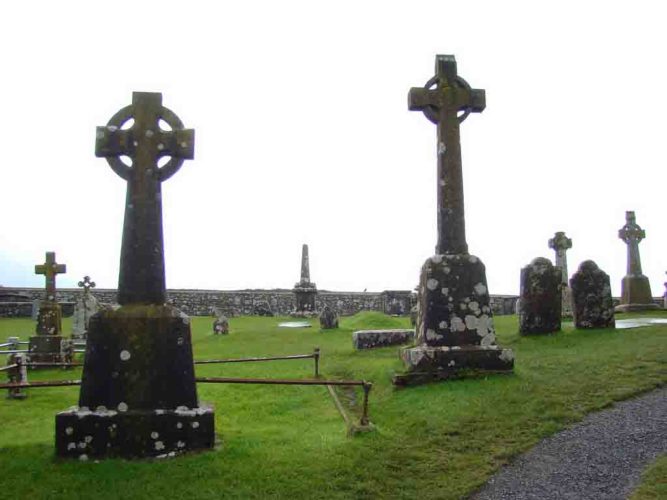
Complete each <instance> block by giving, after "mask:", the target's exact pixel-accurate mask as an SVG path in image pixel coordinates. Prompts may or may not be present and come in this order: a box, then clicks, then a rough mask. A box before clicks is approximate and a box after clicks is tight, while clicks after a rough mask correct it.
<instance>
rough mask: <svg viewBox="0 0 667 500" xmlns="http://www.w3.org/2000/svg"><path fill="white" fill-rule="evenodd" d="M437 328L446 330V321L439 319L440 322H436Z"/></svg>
mask: <svg viewBox="0 0 667 500" xmlns="http://www.w3.org/2000/svg"><path fill="white" fill-rule="evenodd" d="M438 328H440V329H441V330H446V329H447V322H446V321H441V322H440V323H438Z"/></svg>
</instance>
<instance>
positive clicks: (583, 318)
mask: <svg viewBox="0 0 667 500" xmlns="http://www.w3.org/2000/svg"><path fill="white" fill-rule="evenodd" d="M570 287H571V288H572V299H573V305H574V310H573V313H574V326H575V327H576V328H614V325H615V321H614V303H613V300H612V298H611V285H610V284H609V275H608V274H607V273H605V272H604V271H603V270H602V269H600V268H599V267H598V265H597V264H596V263H595V262H593V261H592V260H585V261H584V262H582V263H581V264H580V265H579V270H578V271H577V272H576V273H574V275H572V279H571V280H570Z"/></svg>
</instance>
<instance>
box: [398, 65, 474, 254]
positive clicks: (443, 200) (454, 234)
mask: <svg viewBox="0 0 667 500" xmlns="http://www.w3.org/2000/svg"><path fill="white" fill-rule="evenodd" d="M485 107H486V96H485V92H484V90H479V89H471V88H470V85H468V83H467V82H466V81H465V80H464V79H463V78H461V77H460V76H458V74H457V72H456V59H455V58H454V56H451V55H437V56H436V58H435V76H434V77H433V78H431V79H430V80H429V81H428V82H426V85H425V86H424V87H423V88H421V87H413V88H411V89H410V92H409V94H408V108H409V109H410V111H422V112H423V113H424V115H426V118H428V119H429V120H430V121H431V122H433V123H435V124H436V125H437V126H438V148H437V152H438V198H437V199H438V244H437V246H436V253H437V254H460V253H467V252H468V244H467V243H466V234H465V217H464V211H463V173H462V166H461V138H460V134H459V125H460V123H461V122H462V121H463V120H465V119H466V118H467V117H468V115H469V114H470V113H481V112H482V111H484V108H485Z"/></svg>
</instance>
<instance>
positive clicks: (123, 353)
mask: <svg viewBox="0 0 667 500" xmlns="http://www.w3.org/2000/svg"><path fill="white" fill-rule="evenodd" d="M131 357H132V355H131V354H130V351H125V350H123V351H120V359H121V361H127V360H128V359H130V358H131Z"/></svg>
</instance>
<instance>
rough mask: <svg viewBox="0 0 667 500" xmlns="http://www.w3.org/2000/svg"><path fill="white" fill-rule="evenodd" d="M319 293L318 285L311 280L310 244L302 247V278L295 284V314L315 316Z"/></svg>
mask: <svg viewBox="0 0 667 500" xmlns="http://www.w3.org/2000/svg"><path fill="white" fill-rule="evenodd" d="M316 295H317V286H315V283H311V281H310V262H309V260H308V245H306V244H304V245H303V246H302V247H301V279H300V280H299V282H298V283H296V284H295V285H294V299H295V302H296V306H295V308H294V312H293V313H292V315H293V316H298V317H303V316H314V315H315V314H316V311H315V296H316Z"/></svg>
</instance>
